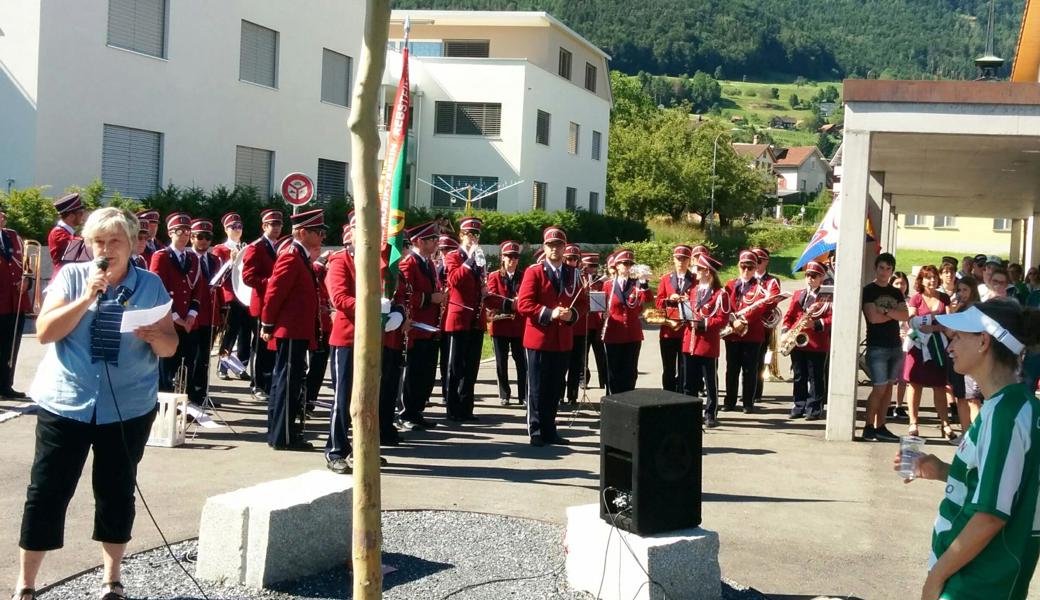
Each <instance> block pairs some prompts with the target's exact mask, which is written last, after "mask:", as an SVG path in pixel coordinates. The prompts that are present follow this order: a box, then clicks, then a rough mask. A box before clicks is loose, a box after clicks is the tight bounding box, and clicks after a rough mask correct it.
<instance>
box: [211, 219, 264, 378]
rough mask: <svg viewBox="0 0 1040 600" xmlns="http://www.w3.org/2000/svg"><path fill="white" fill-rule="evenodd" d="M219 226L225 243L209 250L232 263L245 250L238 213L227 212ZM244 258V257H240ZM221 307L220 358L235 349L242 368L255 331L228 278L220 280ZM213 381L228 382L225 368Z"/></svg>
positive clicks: (253, 320)
mask: <svg viewBox="0 0 1040 600" xmlns="http://www.w3.org/2000/svg"><path fill="white" fill-rule="evenodd" d="M220 224H221V225H222V226H223V227H224V234H225V235H226V236H227V239H226V240H225V241H224V243H222V244H218V245H217V246H214V247H213V254H215V255H216V256H217V258H219V259H220V260H221V261H222V262H225V263H227V262H235V259H236V258H238V255H239V253H241V252H242V251H243V250H244V249H245V244H244V243H243V242H242V217H241V216H239V214H238V213H234V212H229V213H226V214H225V215H224V216H223V217H221V218H220ZM243 258H245V257H243ZM221 294H222V295H223V297H224V298H223V300H224V301H223V305H224V306H225V307H227V317H226V318H227V327H226V328H225V329H224V338H223V339H222V340H221V341H220V351H219V352H218V354H219V355H220V356H228V355H230V354H231V350H232V349H234V348H236V347H237V350H236V351H235V356H237V357H238V360H239V361H240V362H241V363H242V364H243V365H248V364H249V357H250V353H251V351H252V343H253V330H255V329H256V321H255V319H254V318H253V317H252V316H250V314H249V307H248V306H246V305H244V304H242V302H241V301H239V299H238V296H236V295H235V289H234V287H233V286H232V283H231V277H230V276H228V277H226V278H225V279H224V283H223V284H222V285H221ZM217 377H219V378H220V379H228V374H227V367H226V366H225V365H223V364H219V365H218V366H217ZM239 377H240V378H241V379H249V373H245V372H244V373H242V374H241V375H239Z"/></svg>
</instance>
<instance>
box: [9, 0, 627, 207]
mask: <svg viewBox="0 0 1040 600" xmlns="http://www.w3.org/2000/svg"><path fill="white" fill-rule="evenodd" d="M363 11H364V3H363V2H362V1H361V0H347V1H339V0H314V1H312V2H307V3H302V4H300V5H299V6H295V5H294V7H293V10H291V11H290V10H286V5H285V4H283V3H280V2H257V1H255V0H222V1H221V2H205V1H203V0H178V1H177V2H173V1H172V0H107V1H104V0H92V1H90V2H64V1H61V0H4V1H3V2H0V31H2V32H3V33H2V35H0V133H2V135H3V138H4V143H3V144H0V189H5V188H9V187H17V188H21V187H27V186H30V185H46V186H50V188H51V190H50V193H52V194H56V193H59V192H60V191H61V190H63V189H65V188H66V187H68V186H70V185H85V184H87V183H89V182H90V181H92V180H93V179H95V178H99V177H100V178H101V180H102V181H103V183H104V184H105V186H106V188H107V189H108V191H109V192H110V193H112V192H119V193H121V194H122V195H124V196H129V197H138V198H139V197H144V196H147V195H148V194H150V193H152V192H154V191H155V190H156V189H158V188H160V187H163V186H165V185H167V184H174V185H177V186H181V187H186V186H197V187H200V188H203V189H207V190H208V189H212V188H214V187H216V186H219V185H224V186H229V187H230V186H233V185H236V184H244V185H252V186H255V187H256V188H257V189H258V190H259V191H260V193H262V194H269V193H276V192H277V189H276V187H277V184H278V182H280V181H281V178H282V177H283V176H284V175H285V174H287V173H289V172H292V171H302V172H304V173H307V174H309V175H311V176H312V177H313V178H314V179H315V180H316V182H317V187H318V194H319V196H329V197H335V196H340V195H343V194H344V193H345V192H348V191H349V188H350V183H349V163H350V158H351V152H350V139H349V135H348V131H347V128H346V122H347V119H348V117H349V115H350V104H351V102H352V99H351V96H352V91H353V84H354V80H355V78H356V76H357V73H356V62H357V61H356V57H357V56H359V54H360V45H361V36H362V27H363V21H364V13H363ZM405 14H409V15H411V17H412V21H413V28H412V36H411V39H412V40H413V41H414V43H413V46H412V49H413V52H414V53H415V55H418V56H417V57H416V59H415V60H413V61H412V65H411V69H412V81H413V86H412V87H413V92H414V94H415V96H414V102H415V112H414V113H413V114H414V118H413V124H412V127H413V130H412V132H413V133H412V141H411V145H410V159H409V162H410V163H412V174H411V175H412V181H411V182H410V184H411V185H410V201H412V202H414V203H415V204H417V205H419V206H431V205H432V206H434V207H445V208H461V207H462V206H461V203H455V204H454V205H452V203H451V202H450V201H448V200H447V196H446V195H444V194H442V193H440V192H434V191H433V190H432V188H430V187H429V186H427V185H425V184H422V183H421V182H419V181H418V179H424V180H426V181H436V182H438V183H447V184H448V185H450V186H452V187H461V186H465V185H472V186H474V187H475V188H478V189H489V188H490V187H491V186H492V185H493V184H495V183H497V184H498V185H499V186H503V187H504V186H505V185H508V184H509V183H513V182H516V181H521V180H522V181H523V182H524V183H523V184H522V185H520V186H517V187H514V188H511V189H509V190H506V191H504V192H502V193H501V194H498V195H497V197H495V196H492V197H489V198H487V199H485V200H484V201H483V202H481V204H480V207H482V208H492V209H498V210H502V211H508V212H512V211H521V210H530V209H531V208H532V207H535V206H538V207H541V208H545V209H547V210H557V209H564V208H570V209H577V208H584V209H589V210H594V211H597V212H602V210H603V203H604V201H605V192H606V190H605V188H606V160H607V135H608V119H609V111H610V104H611V100H610V88H609V77H608V70H607V60H608V58H609V57H607V56H606V55H605V54H604V53H603V52H602V51H600V50H599V49H598V48H596V47H595V46H593V45H591V44H590V43H589V42H588V41H586V40H585V39H584V38H582V37H581V36H579V35H578V34H576V33H575V32H573V31H571V30H570V29H568V28H567V27H566V26H564V25H563V24H561V23H560V22H559V21H557V20H556V19H554V18H552V17H551V16H549V15H547V14H545V13H497V12H438V11H401V12H395V13H394V18H395V20H396V21H395V23H397V24H396V25H394V26H393V27H392V31H391V39H395V38H396V39H399V38H400V37H401V35H400V28H401V27H400V22H401V21H403V18H404V15H405ZM394 29H396V30H397V34H396V35H395V34H394V31H393V30H394ZM399 45H400V44H397V45H396V47H399ZM391 47H395V46H394V44H393V43H391ZM395 57H396V58H395ZM400 62H401V61H400V55H399V54H395V53H391V55H390V57H388V73H387V75H386V76H385V77H384V82H385V83H386V88H385V91H386V94H387V102H388V103H390V102H392V97H393V88H394V86H395V85H396V82H397V79H398V78H399V74H400ZM417 178H418V179H417Z"/></svg>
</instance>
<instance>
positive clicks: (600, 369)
mask: <svg viewBox="0 0 1040 600" xmlns="http://www.w3.org/2000/svg"><path fill="white" fill-rule="evenodd" d="M585 343H586V345H587V346H588V348H591V349H592V356H593V357H595V359H596V376H597V377H598V378H599V387H600V388H601V389H603V388H606V387H607V349H606V348H605V347H604V346H603V340H601V339H600V337H599V334H598V333H597V332H592V334H591V335H590V334H589V333H588V332H587V331H586V332H585ZM588 348H586V349H585V355H586V357H587V356H588V353H589V351H588ZM588 364H589V361H588V359H587V358H586V360H585V365H586V369H585V385H586V386H589V385H592V384H591V383H590V382H589V380H590V379H591V378H592V374H591V373H589V370H588V368H587V367H588Z"/></svg>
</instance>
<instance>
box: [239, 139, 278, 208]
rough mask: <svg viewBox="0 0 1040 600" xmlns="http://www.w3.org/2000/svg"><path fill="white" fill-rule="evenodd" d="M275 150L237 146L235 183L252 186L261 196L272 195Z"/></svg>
mask: <svg viewBox="0 0 1040 600" xmlns="http://www.w3.org/2000/svg"><path fill="white" fill-rule="evenodd" d="M273 163H274V152H272V151H271V150H264V149H262V148H250V147H249V146H236V147H235V185H236V186H242V187H251V188H253V189H255V190H256V193H257V194H259V196H260V198H261V199H263V200H266V199H268V198H270V197H271V170H272V166H273Z"/></svg>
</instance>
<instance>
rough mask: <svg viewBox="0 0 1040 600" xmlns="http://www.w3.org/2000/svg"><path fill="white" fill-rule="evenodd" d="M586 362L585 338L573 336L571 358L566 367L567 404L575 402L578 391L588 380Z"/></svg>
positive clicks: (586, 348)
mask: <svg viewBox="0 0 1040 600" xmlns="http://www.w3.org/2000/svg"><path fill="white" fill-rule="evenodd" d="M587 361H588V346H587V343H586V342H585V336H584V335H575V336H574V345H573V346H572V347H571V357H570V360H569V361H568V365H567V402H577V401H578V390H580V389H581V386H582V384H584V383H585V382H587V381H588V380H589V372H588V369H586V366H587Z"/></svg>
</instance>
